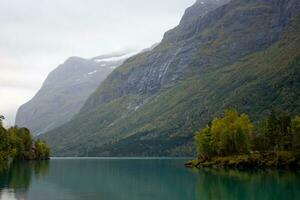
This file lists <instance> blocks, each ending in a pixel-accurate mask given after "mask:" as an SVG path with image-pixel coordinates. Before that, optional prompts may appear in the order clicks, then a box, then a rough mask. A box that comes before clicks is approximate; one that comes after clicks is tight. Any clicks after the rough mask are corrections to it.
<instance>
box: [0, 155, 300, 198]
mask: <svg viewBox="0 0 300 200" xmlns="http://www.w3.org/2000/svg"><path fill="white" fill-rule="evenodd" d="M184 161H186V159H52V160H50V161H48V162H18V163H14V164H12V165H11V166H10V167H9V169H8V170H4V171H2V172H0V199H1V200H11V199H12V200H14V199H29V200H31V199H32V200H35V199H38V200H56V199H59V200H60V199H63V200H71V199H72V200H90V199H91V200H92V199H99V200H198V199H203V200H206V199H230V200H232V199H242V200H244V199H253V200H260V199H261V200H266V199H272V200H273V199H286V200H292V199H300V173H299V172H294V171H272V170H267V171H254V172H253V171H252V172H251V171H236V170H230V171H225V170H190V169H186V168H184V166H183V163H184Z"/></svg>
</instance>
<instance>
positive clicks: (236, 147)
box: [195, 109, 253, 157]
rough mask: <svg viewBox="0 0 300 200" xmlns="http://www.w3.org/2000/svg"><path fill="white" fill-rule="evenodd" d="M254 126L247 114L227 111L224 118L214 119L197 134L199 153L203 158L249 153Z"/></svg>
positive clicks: (231, 110)
mask: <svg viewBox="0 0 300 200" xmlns="http://www.w3.org/2000/svg"><path fill="white" fill-rule="evenodd" d="M252 134H253V125H252V123H251V122H250V119H249V117H248V116H247V115H246V114H241V115H240V114H239V113H238V112H237V111H236V110H233V109H230V110H225V112H224V116H223V117H222V118H215V119H213V121H212V123H211V124H210V125H207V126H206V128H204V129H203V130H201V131H198V132H196V135H195V142H196V147H197V150H198V153H199V155H200V156H201V157H203V156H208V157H210V156H216V155H218V156H224V155H232V154H239V153H247V152H249V150H250V147H251V141H252Z"/></svg>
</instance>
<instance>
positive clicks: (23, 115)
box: [16, 53, 126, 135]
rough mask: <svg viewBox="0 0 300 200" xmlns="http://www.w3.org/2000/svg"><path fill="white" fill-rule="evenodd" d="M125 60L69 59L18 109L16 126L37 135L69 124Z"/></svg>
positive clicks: (119, 57)
mask: <svg viewBox="0 0 300 200" xmlns="http://www.w3.org/2000/svg"><path fill="white" fill-rule="evenodd" d="M122 56H123V57H122ZM125 58H126V54H124V53H122V54H116V55H114V54H111V55H103V56H98V57H96V58H93V59H83V58H79V57H71V58H69V59H68V60H66V61H65V62H64V63H63V64H61V65H59V66H58V67H57V68H56V69H55V70H53V71H52V72H51V73H50V74H49V76H48V77H47V79H46V80H45V82H44V84H43V86H42V88H41V89H40V90H39V91H38V93H37V94H36V95H35V96H34V97H33V98H32V99H31V100H30V101H29V102H27V103H26V104H24V105H22V106H21V107H20V108H19V110H18V112H17V116H16V125H18V126H20V127H28V128H29V129H30V130H31V132H32V133H33V134H34V135H40V134H42V133H45V132H47V131H50V130H52V129H54V128H56V127H58V126H60V125H62V124H64V123H66V122H68V121H69V120H71V118H72V117H73V116H74V115H75V114H76V113H77V112H78V111H79V110H80V108H81V107H82V106H83V104H84V102H85V101H86V99H87V98H88V97H89V95H90V94H91V93H93V92H94V91H95V90H96V88H97V86H99V84H101V82H102V81H103V80H104V79H105V78H106V77H107V76H108V75H109V74H110V73H111V72H112V71H113V70H114V69H115V68H116V67H118V66H120V65H121V64H122V63H123V62H124V60H125Z"/></svg>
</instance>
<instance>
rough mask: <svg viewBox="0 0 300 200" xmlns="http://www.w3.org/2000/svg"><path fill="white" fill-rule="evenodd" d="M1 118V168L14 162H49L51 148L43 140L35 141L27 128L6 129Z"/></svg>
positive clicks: (1, 117)
mask: <svg viewBox="0 0 300 200" xmlns="http://www.w3.org/2000/svg"><path fill="white" fill-rule="evenodd" d="M3 120H4V117H3V116H2V115H1V116H0V167H1V166H5V165H6V164H7V163H8V162H11V161H14V160H48V159H49V158H50V148H49V147H48V145H47V144H46V143H45V142H44V141H42V140H39V139H38V140H36V141H34V140H33V139H32V136H31V133H30V131H29V130H28V129H27V128H19V127H17V126H15V127H11V128H8V129H6V128H4V127H3V123H2V121H3Z"/></svg>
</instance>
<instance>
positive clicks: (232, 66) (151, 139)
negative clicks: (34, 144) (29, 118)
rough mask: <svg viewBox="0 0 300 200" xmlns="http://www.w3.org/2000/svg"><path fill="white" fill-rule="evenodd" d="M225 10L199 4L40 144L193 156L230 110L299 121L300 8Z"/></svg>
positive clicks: (92, 151) (76, 152) (255, 3)
mask: <svg viewBox="0 0 300 200" xmlns="http://www.w3.org/2000/svg"><path fill="white" fill-rule="evenodd" d="M202 2H203V3H202ZM227 2H228V1H197V2H196V3H195V5H194V6H192V7H191V8H189V9H187V11H186V13H185V15H184V17H183V19H182V21H181V23H180V25H179V26H178V27H176V28H175V29H173V30H171V31H169V32H167V33H166V34H165V36H164V39H163V41H162V42H161V43H160V44H159V45H158V46H157V47H155V48H154V49H153V50H152V51H149V52H145V53H142V54H139V55H137V56H134V57H132V58H130V59H128V60H127V61H126V62H125V63H124V64H123V65H122V66H120V67H119V68H118V69H116V70H114V72H113V73H112V74H111V75H109V76H108V78H107V79H106V80H105V81H104V82H103V84H101V86H100V87H99V88H98V89H97V90H96V92H94V93H93V94H92V95H91V96H90V97H89V99H88V100H87V102H86V103H85V105H84V106H83V108H82V109H81V111H80V112H79V113H78V114H77V115H76V116H75V117H74V118H73V119H72V120H71V121H70V122H69V123H66V124H65V125H63V126H61V127H59V128H57V129H55V130H53V131H51V132H48V133H46V134H45V135H43V136H42V138H43V139H45V140H46V141H47V142H49V144H50V145H51V146H52V148H53V153H54V154H55V155H72V156H183V155H184V156H186V155H193V154H194V152H193V139H192V138H193V133H194V132H195V131H196V130H198V129H199V128H200V127H203V126H204V125H205V124H207V123H208V122H209V120H210V119H211V118H212V117H213V116H216V115H218V114H220V113H221V112H222V111H223V110H224V109H225V108H230V107H233V108H236V109H237V110H239V111H241V112H245V113H249V115H250V117H251V118H253V119H259V118H262V117H264V116H265V115H266V114H268V112H269V111H270V110H271V109H275V108H276V109H284V110H286V111H288V112H291V113H299V112H300V110H299V109H300V107H299V102H300V100H299V97H300V94H299V90H300V85H299V83H300V70H299V67H300V53H299V52H300V41H299V40H300V37H299V36H298V35H299V34H298V33H299V31H300V26H299V24H300V23H299V17H297V15H298V14H300V4H299V2H298V1H296V0H289V1H273V0H232V1H230V2H229V3H227ZM223 4H224V5H223Z"/></svg>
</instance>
